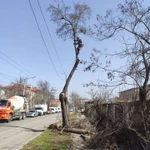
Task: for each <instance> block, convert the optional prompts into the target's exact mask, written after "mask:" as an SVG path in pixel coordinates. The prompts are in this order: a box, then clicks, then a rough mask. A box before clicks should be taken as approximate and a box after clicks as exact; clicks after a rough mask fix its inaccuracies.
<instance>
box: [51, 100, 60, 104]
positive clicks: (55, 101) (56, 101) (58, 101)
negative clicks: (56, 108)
mask: <svg viewBox="0 0 150 150" xmlns="http://www.w3.org/2000/svg"><path fill="white" fill-rule="evenodd" d="M52 102H53V103H60V100H59V99H54V100H52Z"/></svg>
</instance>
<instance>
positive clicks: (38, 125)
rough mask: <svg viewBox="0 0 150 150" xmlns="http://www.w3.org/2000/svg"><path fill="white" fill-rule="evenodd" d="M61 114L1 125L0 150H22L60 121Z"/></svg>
mask: <svg viewBox="0 0 150 150" xmlns="http://www.w3.org/2000/svg"><path fill="white" fill-rule="evenodd" d="M60 119H61V114H60V113H59V114H51V115H45V116H39V117H35V118H26V119H25V120H21V121H19V120H14V121H12V122H10V123H2V122H1V123H0V150H20V149H21V148H22V147H23V146H24V145H25V144H27V143H28V142H29V141H31V140H32V139H34V138H35V137H37V136H38V135H40V134H41V133H42V132H43V131H44V130H45V129H47V127H48V126H49V125H50V124H52V123H55V122H57V121H59V120H60Z"/></svg>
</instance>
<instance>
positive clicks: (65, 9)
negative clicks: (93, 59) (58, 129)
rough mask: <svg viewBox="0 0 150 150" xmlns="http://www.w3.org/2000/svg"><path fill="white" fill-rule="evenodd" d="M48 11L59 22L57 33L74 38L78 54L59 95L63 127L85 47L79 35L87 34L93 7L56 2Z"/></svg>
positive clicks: (66, 121) (61, 36)
mask: <svg viewBox="0 0 150 150" xmlns="http://www.w3.org/2000/svg"><path fill="white" fill-rule="evenodd" d="M48 11H49V12H50V14H51V20H52V21H53V22H54V23H56V24H57V30H56V34H57V35H58V36H59V37H60V38H62V39H64V40H67V39H72V40H73V43H74V45H73V46H74V51H75V54H76V58H75V64H74V66H73V68H72V70H71V72H70V74H69V76H68V77H67V80H66V83H65V85H64V88H63V89H62V92H61V93H60V95H59V99H60V101H61V107H62V120H63V127H66V128H68V127H69V115H68V114H69V113H68V100H67V97H66V92H67V88H68V85H69V83H70V80H71V78H72V76H73V74H74V72H75V70H76V68H77V67H78V64H79V62H80V60H79V58H78V55H79V53H80V49H81V47H83V44H82V40H81V39H80V38H77V35H78V34H80V33H84V34H85V32H86V30H85V24H86V21H87V20H88V19H89V18H90V16H91V9H90V7H89V6H88V5H86V4H79V3H76V4H74V5H73V8H71V7H69V6H65V5H64V3H56V6H54V5H50V6H49V8H48Z"/></svg>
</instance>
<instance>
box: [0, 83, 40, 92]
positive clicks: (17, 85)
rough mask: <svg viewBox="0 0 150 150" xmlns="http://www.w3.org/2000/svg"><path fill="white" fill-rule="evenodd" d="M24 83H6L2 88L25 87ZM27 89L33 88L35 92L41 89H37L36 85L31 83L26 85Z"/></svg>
mask: <svg viewBox="0 0 150 150" xmlns="http://www.w3.org/2000/svg"><path fill="white" fill-rule="evenodd" d="M23 86H24V85H23V84H21V83H12V84H10V85H6V86H1V88H3V89H12V88H23ZM25 89H28V90H31V91H33V92H37V91H40V90H39V89H37V88H36V87H32V86H31V85H25Z"/></svg>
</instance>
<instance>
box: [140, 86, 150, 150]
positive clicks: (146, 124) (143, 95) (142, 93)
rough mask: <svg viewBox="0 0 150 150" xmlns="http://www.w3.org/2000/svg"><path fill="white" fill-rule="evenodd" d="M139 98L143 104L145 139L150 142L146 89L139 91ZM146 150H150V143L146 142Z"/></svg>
mask: <svg viewBox="0 0 150 150" xmlns="http://www.w3.org/2000/svg"><path fill="white" fill-rule="evenodd" d="M139 97H140V102H141V107H142V118H143V125H144V130H145V137H146V140H148V141H149V140H150V133H149V121H148V116H147V112H146V109H147V106H146V97H147V92H146V88H140V89H139ZM145 145H146V147H145V149H146V150H149V149H150V144H149V143H148V142H145Z"/></svg>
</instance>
